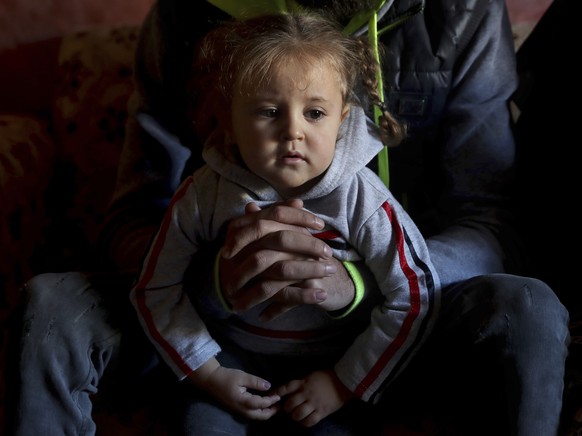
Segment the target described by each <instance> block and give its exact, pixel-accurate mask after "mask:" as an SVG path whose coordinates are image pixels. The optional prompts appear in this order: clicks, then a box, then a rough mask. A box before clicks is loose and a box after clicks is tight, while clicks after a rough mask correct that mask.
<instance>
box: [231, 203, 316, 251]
mask: <svg viewBox="0 0 582 436" xmlns="http://www.w3.org/2000/svg"><path fill="white" fill-rule="evenodd" d="M255 206H256V205H255ZM249 208H250V209H251V210H252V209H254V207H253V206H247V210H249ZM323 226H324V222H323V220H321V218H319V217H317V216H315V215H313V214H312V213H311V212H308V211H306V210H304V209H300V208H297V207H293V206H289V205H287V204H277V205H273V206H271V207H269V208H267V209H263V210H258V211H255V212H253V213H247V214H245V215H244V216H242V217H239V218H235V219H233V220H231V221H230V223H229V225H228V230H227V234H226V240H225V242H224V247H223V250H222V252H223V256H224V257H226V258H230V257H233V256H235V255H236V254H238V253H239V252H240V251H241V250H243V249H244V248H245V247H247V246H248V245H249V244H251V243H253V242H255V241H258V240H261V239H262V238H263V237H265V236H266V235H268V234H270V233H273V232H279V231H282V230H286V231H294V232H296V233H301V234H305V235H308V234H309V231H308V230H307V228H311V229H314V230H319V229H322V228H323Z"/></svg>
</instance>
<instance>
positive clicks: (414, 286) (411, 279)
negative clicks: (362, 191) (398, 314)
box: [355, 202, 420, 397]
mask: <svg viewBox="0 0 582 436" xmlns="http://www.w3.org/2000/svg"><path fill="white" fill-rule="evenodd" d="M382 208H383V209H384V211H385V212H386V215H387V216H388V220H389V221H390V224H391V226H392V229H393V233H394V237H395V239H396V244H397V251H398V258H399V261H400V268H401V269H402V271H403V272H404V275H405V276H406V277H407V279H408V286H409V288H410V311H409V312H408V315H407V316H406V318H405V320H404V323H403V324H402V328H401V329H400V331H399V332H398V335H396V337H395V338H394V340H393V341H392V342H391V343H390V344H389V345H388V347H387V348H386V350H384V352H383V353H382V355H381V356H380V358H379V359H378V361H377V362H376V364H375V365H374V366H373V367H372V369H371V370H370V372H369V373H368V374H367V375H366V377H365V378H364V379H363V380H362V382H361V383H360V384H359V385H358V387H357V388H356V391H355V394H356V395H357V396H358V397H361V396H362V395H363V394H364V392H365V391H366V389H367V387H368V386H370V385H371V384H372V382H373V381H374V380H375V379H376V378H377V377H378V375H379V374H380V372H381V371H382V369H383V368H384V367H385V366H386V364H387V362H388V361H390V359H392V357H394V354H395V353H396V351H397V350H398V349H399V348H400V347H401V346H402V344H403V343H404V341H405V339H406V338H407V337H408V335H409V334H410V330H411V328H412V325H413V323H414V321H415V320H416V318H417V317H418V314H419V312H420V286H419V283H418V276H417V275H416V273H415V272H414V270H413V269H412V268H411V267H410V265H409V264H408V260H407V259H406V255H405V253H404V234H403V232H402V228H401V227H400V223H399V222H398V220H397V219H396V217H395V216H394V212H393V210H392V208H391V207H390V205H389V204H388V202H385V203H384V204H383V205H382Z"/></svg>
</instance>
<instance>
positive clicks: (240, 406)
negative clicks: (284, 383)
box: [188, 359, 281, 421]
mask: <svg viewBox="0 0 582 436" xmlns="http://www.w3.org/2000/svg"><path fill="white" fill-rule="evenodd" d="M188 378H189V379H190V381H191V382H192V383H193V384H194V385H195V386H196V387H198V388H200V389H203V390H204V391H206V392H208V393H209V394H210V395H212V396H213V397H214V398H216V399H217V400H218V401H220V402H221V403H222V404H224V405H225V406H226V407H227V408H229V409H230V410H232V411H234V412H237V413H239V414H241V415H243V416H245V417H246V418H249V419H255V420H260V421H263V420H267V419H269V418H271V417H272V416H273V415H275V414H276V413H277V412H278V411H279V405H278V402H279V400H280V399H281V397H280V396H279V395H278V394H270V395H260V394H256V393H254V392H253V391H257V392H266V391H268V390H269V389H270V388H271V384H270V383H269V382H268V381H266V380H264V379H262V378H260V377H257V376H254V375H252V374H248V373H246V372H244V371H241V370H239V369H231V368H225V367H223V366H220V364H219V363H218V362H217V361H216V359H210V360H209V361H208V362H206V363H205V364H204V365H202V366H201V367H200V368H198V369H197V370H196V371H194V372H193V373H192V374H191V375H190V376H189V377H188Z"/></svg>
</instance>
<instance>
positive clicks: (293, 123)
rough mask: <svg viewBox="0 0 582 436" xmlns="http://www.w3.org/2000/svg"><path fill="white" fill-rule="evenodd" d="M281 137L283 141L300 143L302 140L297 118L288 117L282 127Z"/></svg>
mask: <svg viewBox="0 0 582 436" xmlns="http://www.w3.org/2000/svg"><path fill="white" fill-rule="evenodd" d="M281 137H282V139H283V140H285V141H300V140H302V139H303V138H304V133H303V127H302V125H301V121H300V120H299V119H297V117H292V116H290V117H288V118H287V119H286V121H285V123H284V125H283V128H282V131H281Z"/></svg>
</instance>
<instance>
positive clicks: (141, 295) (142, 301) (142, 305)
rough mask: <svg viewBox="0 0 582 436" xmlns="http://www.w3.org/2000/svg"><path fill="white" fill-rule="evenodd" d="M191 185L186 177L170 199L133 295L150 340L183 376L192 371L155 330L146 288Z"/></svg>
mask: <svg viewBox="0 0 582 436" xmlns="http://www.w3.org/2000/svg"><path fill="white" fill-rule="evenodd" d="M191 184H192V177H188V178H187V179H186V182H185V183H183V184H182V186H181V187H180V188H179V189H178V190H177V191H176V193H175V194H174V196H173V197H172V201H171V202H170V205H169V207H168V210H167V211H166V214H165V215H164V219H163V221H162V223H161V225H160V228H159V230H158V233H157V235H156V239H155V241H154V245H153V246H152V248H151V250H150V256H149V258H148V262H147V264H146V265H145V267H144V270H143V273H142V274H141V278H140V280H139V282H138V283H137V285H136V286H135V295H136V299H137V306H138V310H139V313H140V314H141V316H142V318H143V320H144V321H145V323H146V326H147V329H148V332H149V333H150V336H151V337H152V339H154V340H155V341H156V342H157V343H158V344H160V346H161V347H162V348H163V349H164V350H165V352H166V353H168V355H169V356H170V357H171V358H172V360H173V361H174V362H175V363H176V365H177V366H178V367H179V368H180V370H181V371H182V372H183V373H184V374H188V373H190V372H191V371H192V369H191V368H190V367H189V366H188V365H187V364H186V363H185V362H184V360H183V359H182V356H180V354H179V353H178V352H177V351H176V350H175V349H174V347H172V346H171V345H170V344H169V343H168V342H167V341H166V340H165V339H164V337H163V336H162V335H161V334H160V332H159V331H158V330H157V329H156V325H155V323H154V320H153V317H152V314H151V312H150V310H149V308H148V307H147V304H146V298H145V294H146V287H147V285H148V283H149V281H150V280H151V279H152V277H153V275H154V270H155V268H156V264H157V260H158V257H159V255H160V252H161V250H162V246H163V245H164V241H165V239H166V234H167V233H168V228H169V227H170V222H171V221H172V209H173V208H174V205H175V204H176V202H177V201H178V200H180V199H181V198H182V197H184V195H185V194H186V191H187V190H188V188H189V187H190V185H191Z"/></svg>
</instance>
